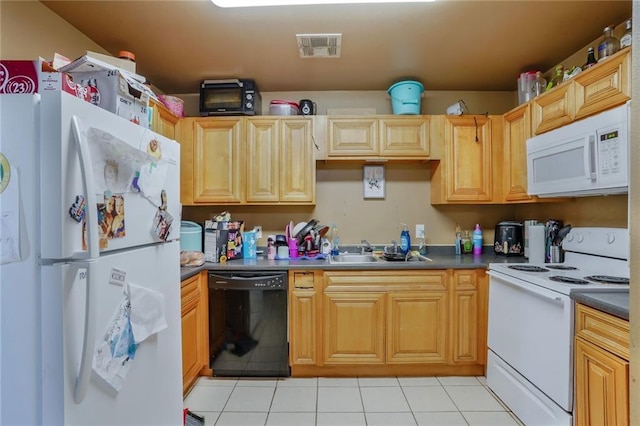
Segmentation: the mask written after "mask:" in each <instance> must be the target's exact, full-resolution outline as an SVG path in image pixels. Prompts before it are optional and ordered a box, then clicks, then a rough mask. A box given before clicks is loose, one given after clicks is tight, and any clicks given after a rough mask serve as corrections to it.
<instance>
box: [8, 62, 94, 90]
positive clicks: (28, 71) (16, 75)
mask: <svg viewBox="0 0 640 426" xmlns="http://www.w3.org/2000/svg"><path fill="white" fill-rule="evenodd" d="M60 90H61V91H63V92H67V93H70V94H72V95H74V96H76V97H78V98H81V99H84V100H86V101H89V97H88V94H87V90H86V89H85V88H83V87H80V86H78V85H76V84H75V82H74V81H73V79H72V78H71V76H69V74H66V73H62V72H58V71H56V70H55V69H54V68H53V67H52V66H51V65H49V63H48V62H46V61H45V60H44V59H42V58H38V59H36V60H35V61H21V60H10V61H5V60H0V93H45V92H51V91H60Z"/></svg>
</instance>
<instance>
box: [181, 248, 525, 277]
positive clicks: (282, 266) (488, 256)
mask: <svg viewBox="0 0 640 426" xmlns="http://www.w3.org/2000/svg"><path fill="white" fill-rule="evenodd" d="M484 252H485V253H484V254H481V255H473V254H463V255H456V254H455V252H454V251H453V246H450V247H449V246H445V247H433V248H430V250H428V251H427V255H426V257H428V258H429V259H431V261H409V262H390V261H385V260H378V261H377V262H370V263H359V264H346V263H330V262H329V261H328V260H298V259H290V260H268V259H266V258H258V259H237V260H230V261H228V262H225V263H210V262H205V264H204V265H202V266H197V267H182V268H180V275H181V279H182V280H184V279H186V278H189V277H190V276H193V275H195V274H197V273H198V272H200V271H202V270H210V271H234V270H243V271H258V270H260V271H269V270H295V269H319V270H363V269H367V270H408V269H412V270H420V269H486V268H487V267H488V266H489V263H503V262H507V263H524V262H526V261H527V259H526V258H524V257H523V256H501V255H496V254H494V253H493V249H492V247H491V246H487V247H484Z"/></svg>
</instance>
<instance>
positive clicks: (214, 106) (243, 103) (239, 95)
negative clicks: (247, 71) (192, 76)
mask: <svg viewBox="0 0 640 426" xmlns="http://www.w3.org/2000/svg"><path fill="white" fill-rule="evenodd" d="M261 111H262V97H261V96H260V91H259V90H258V86H257V85H256V82H255V81H254V80H250V79H237V78H234V79H227V80H204V81H203V82H202V83H200V115H201V116H209V115H260V112H261Z"/></svg>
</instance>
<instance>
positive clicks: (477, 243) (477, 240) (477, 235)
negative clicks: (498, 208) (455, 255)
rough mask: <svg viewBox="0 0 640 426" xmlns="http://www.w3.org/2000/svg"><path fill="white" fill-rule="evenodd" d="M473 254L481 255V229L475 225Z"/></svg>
mask: <svg viewBox="0 0 640 426" xmlns="http://www.w3.org/2000/svg"><path fill="white" fill-rule="evenodd" d="M473 254H482V229H480V225H479V224H477V223H476V229H474V230H473Z"/></svg>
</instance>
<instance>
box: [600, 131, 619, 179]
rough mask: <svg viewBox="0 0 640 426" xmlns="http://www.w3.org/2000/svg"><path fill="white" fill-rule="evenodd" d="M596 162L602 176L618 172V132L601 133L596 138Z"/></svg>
mask: <svg viewBox="0 0 640 426" xmlns="http://www.w3.org/2000/svg"><path fill="white" fill-rule="evenodd" d="M598 139H599V140H598V160H599V161H598V162H599V169H600V173H601V174H602V175H603V176H606V175H609V174H616V173H619V172H620V161H621V159H622V157H621V155H620V135H619V131H618V130H611V131H608V132H606V133H601V134H600V135H599V137H598Z"/></svg>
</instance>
